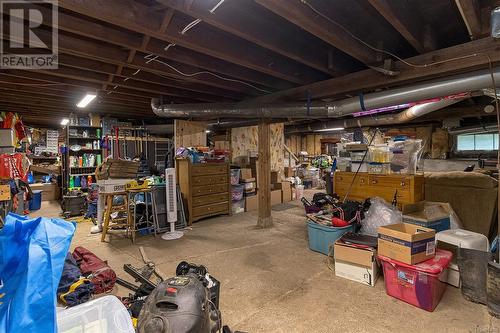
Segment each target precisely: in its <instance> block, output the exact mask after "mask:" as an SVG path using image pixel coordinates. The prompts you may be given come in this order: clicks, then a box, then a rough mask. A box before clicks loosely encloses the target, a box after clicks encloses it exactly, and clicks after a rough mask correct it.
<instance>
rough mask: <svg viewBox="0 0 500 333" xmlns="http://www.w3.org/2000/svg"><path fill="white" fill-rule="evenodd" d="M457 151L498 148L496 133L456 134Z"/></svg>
mask: <svg viewBox="0 0 500 333" xmlns="http://www.w3.org/2000/svg"><path fill="white" fill-rule="evenodd" d="M456 150H457V152H465V151H488V150H498V133H481V134H460V135H457V146H456Z"/></svg>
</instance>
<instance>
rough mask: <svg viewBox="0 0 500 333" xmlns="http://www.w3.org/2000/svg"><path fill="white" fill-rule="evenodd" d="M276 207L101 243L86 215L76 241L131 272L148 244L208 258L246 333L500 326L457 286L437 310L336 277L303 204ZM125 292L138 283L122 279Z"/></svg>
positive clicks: (169, 264) (153, 255) (49, 206)
mask: <svg viewBox="0 0 500 333" xmlns="http://www.w3.org/2000/svg"><path fill="white" fill-rule="evenodd" d="M294 205H295V206H296V207H295V208H291V209H288V210H285V211H281V212H278V211H273V219H274V226H273V227H272V228H271V229H267V230H259V229H256V228H255V225H256V219H257V217H256V213H242V214H237V215H233V216H231V217H229V216H221V217H218V218H212V219H207V220H203V221H200V222H197V223H195V224H194V225H193V227H192V230H189V231H186V233H185V236H184V237H183V238H181V239H179V240H175V241H165V240H162V239H161V238H160V237H156V238H154V237H153V236H138V237H137V240H136V243H135V244H132V243H131V241H130V240H128V239H124V238H122V237H120V236H118V235H115V236H112V238H111V241H109V240H108V242H106V243H101V241H100V235H90V234H89V229H90V227H91V223H86V222H84V223H79V224H78V227H77V231H76V234H75V236H74V239H73V243H72V248H74V247H75V246H78V245H82V246H84V247H87V248H88V249H90V250H92V251H93V252H94V253H95V254H97V255H98V256H99V257H100V258H102V259H105V260H108V263H109V264H110V265H111V267H112V268H113V269H114V270H115V271H116V272H117V274H118V276H120V277H122V278H124V279H127V280H130V276H129V275H127V274H125V273H124V272H123V270H122V267H123V264H124V263H130V264H132V265H134V266H141V265H142V261H141V256H140V253H139V249H138V247H139V246H143V247H144V248H145V250H146V253H147V254H148V256H149V257H150V259H152V260H153V261H155V262H156V264H157V265H158V266H159V267H160V269H161V270H162V271H163V272H165V273H166V274H167V275H172V276H173V275H174V274H175V267H176V266H177V264H178V263H179V261H181V260H187V261H189V262H193V263H196V264H203V265H205V266H206V267H207V268H208V270H209V272H210V273H211V274H212V275H213V276H215V277H216V278H217V279H218V280H219V281H220V282H221V300H220V307H221V311H222V315H223V322H224V323H225V324H227V325H229V326H230V327H231V328H232V329H233V330H241V331H245V332H252V333H257V332H266V333H271V332H287V333H288V332H315V333H320V332H405V333H409V332H474V333H486V332H500V320H498V319H495V318H493V317H491V316H490V315H488V312H487V310H486V307H485V306H483V305H480V304H474V303H471V302H468V301H466V300H465V299H464V298H463V297H462V296H461V294H460V290H459V289H456V288H454V287H451V286H448V287H447V290H446V293H445V294H444V296H443V299H442V300H441V303H440V304H439V305H438V307H437V308H436V310H435V311H434V312H432V313H431V312H427V311H424V310H421V309H418V308H416V307H414V306H411V305H409V304H406V303H404V302H401V301H399V300H397V299H395V298H392V297H390V296H388V295H386V293H385V287H384V281H383V278H382V277H380V278H379V279H378V281H377V283H376V285H375V287H368V286H364V285H361V284H358V283H355V282H351V281H349V280H345V279H342V278H337V277H335V275H334V273H333V272H332V271H331V270H330V269H329V268H328V267H327V265H326V256H324V255H322V254H319V253H315V252H312V251H310V250H309V248H308V242H307V230H306V225H305V222H304V221H305V219H304V216H303V214H304V213H303V209H302V208H301V207H300V205H299V203H298V202H295V203H294ZM58 212H59V206H58V204H57V203H47V202H44V203H43V206H42V209H41V210H40V211H38V212H36V213H34V214H32V215H33V216H36V215H44V216H56V215H57V214H58ZM114 293H115V294H117V295H120V296H125V295H127V294H128V290H127V289H125V288H122V287H116V289H115V291H114Z"/></svg>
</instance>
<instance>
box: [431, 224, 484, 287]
mask: <svg viewBox="0 0 500 333" xmlns="http://www.w3.org/2000/svg"><path fill="white" fill-rule="evenodd" d="M436 244H437V247H438V248H441V249H445V250H450V251H452V252H453V253H455V256H454V257H453V259H452V261H451V263H450V266H449V267H448V280H447V282H448V284H451V285H452V286H455V287H460V285H461V281H460V273H459V270H458V264H457V260H456V253H457V248H459V247H460V248H463V249H471V250H478V251H484V252H488V249H489V242H488V238H487V237H486V236H485V235H483V234H479V233H477V232H472V231H469V230H463V229H451V230H444V231H441V232H438V233H436Z"/></svg>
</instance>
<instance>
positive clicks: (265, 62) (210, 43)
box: [59, 0, 326, 84]
mask: <svg viewBox="0 0 500 333" xmlns="http://www.w3.org/2000/svg"><path fill="white" fill-rule="evenodd" d="M59 7H61V8H65V9H67V10H70V11H73V12H76V13H80V14H83V15H86V16H89V17H92V18H94V19H97V20H101V21H105V22H108V23H111V24H115V25H118V26H120V27H123V28H126V29H129V30H132V31H135V32H139V33H142V34H144V35H149V36H151V37H153V38H156V39H160V40H162V41H164V42H167V43H175V44H177V45H179V46H183V47H186V48H189V49H191V50H193V51H196V52H199V53H202V54H206V55H210V56H212V57H215V58H218V59H221V60H225V61H228V62H231V63H234V64H238V65H240V66H243V67H246V68H249V69H252V70H255V71H259V72H261V73H265V74H267V75H271V76H274V77H276V78H279V79H282V80H286V81H289V82H294V83H299V84H300V83H307V82H314V81H317V80H320V79H324V78H326V77H325V76H323V75H322V74H320V73H317V72H314V71H308V70H307V68H303V66H302V67H301V66H300V65H299V64H298V63H295V62H291V61H289V60H288V59H286V58H284V57H281V56H278V55H275V54H271V53H269V52H267V51H266V50H264V49H261V48H256V47H255V46H254V45H251V44H250V43H248V44H246V43H244V41H241V40H239V39H238V38H234V37H233V36H230V35H223V34H220V33H217V32H216V31H214V30H213V29H211V28H210V27H207V26H206V25H202V27H197V29H196V33H194V32H193V31H194V30H195V29H192V30H191V31H190V33H188V34H184V35H182V34H179V31H182V30H183V29H184V27H185V26H186V25H187V24H188V23H190V22H186V21H185V20H183V19H182V18H179V19H177V18H176V16H175V15H174V17H173V19H172V21H171V23H170V25H169V26H168V28H167V30H166V31H165V32H164V33H160V32H158V30H159V28H160V26H161V20H162V17H161V15H159V14H158V13H157V12H155V11H152V10H150V9H149V8H148V7H147V6H144V5H142V4H139V3H138V2H136V1H132V0H106V1H99V4H96V1H95V0H62V1H60V2H59ZM117 12H119V13H126V15H116V13H117ZM214 45H217V47H214ZM165 46H166V44H165ZM269 64H273V65H272V66H269Z"/></svg>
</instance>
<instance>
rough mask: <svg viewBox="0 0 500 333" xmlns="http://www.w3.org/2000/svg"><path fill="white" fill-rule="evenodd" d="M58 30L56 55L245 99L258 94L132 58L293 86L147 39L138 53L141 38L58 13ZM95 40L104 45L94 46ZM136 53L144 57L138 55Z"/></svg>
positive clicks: (264, 84)
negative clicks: (133, 67) (135, 67)
mask: <svg viewBox="0 0 500 333" xmlns="http://www.w3.org/2000/svg"><path fill="white" fill-rule="evenodd" d="M36 8H37V9H39V10H41V11H42V12H43V11H44V10H45V9H44V8H43V7H36ZM58 29H59V51H60V52H61V51H64V52H67V53H71V54H78V55H80V56H82V57H87V58H93V59H100V60H102V61H106V62H109V63H113V64H116V63H118V62H121V63H122V64H124V65H126V64H128V63H130V64H137V63H140V64H141V66H140V67H141V68H140V69H141V70H146V71H148V70H149V71H151V70H155V71H159V72H162V73H163V74H164V75H167V76H171V77H176V78H178V79H183V80H184V81H193V82H198V83H204V84H206V85H212V86H215V87H219V88H224V89H228V90H233V91H242V92H247V93H248V94H249V95H258V94H259V91H257V90H255V89H252V88H250V87H248V86H246V85H241V84H238V83H237V82H228V81H223V80H220V79H217V78H215V77H214V76H210V75H199V76H183V75H181V74H179V73H178V72H175V71H173V70H172V69H171V68H169V67H167V66H165V65H162V64H159V63H156V62H154V61H153V62H150V63H146V60H145V59H135V58H134V57H135V55H136V54H138V55H139V56H140V57H143V56H145V55H146V54H153V55H157V56H159V57H160V58H159V59H158V60H161V61H163V62H167V63H169V64H170V65H172V66H175V67H176V68H177V69H178V70H179V71H181V72H184V73H188V74H192V73H195V72H200V71H201V70H208V71H211V72H214V73H216V74H219V75H222V76H225V77H228V78H234V79H240V80H243V81H247V82H251V83H253V84H255V85H257V86H260V87H262V88H266V89H267V90H269V88H272V89H287V88H291V87H292V86H293V84H291V83H288V82H286V81H282V80H278V79H275V78H273V77H270V76H268V75H265V74H262V73H259V72H255V71H250V70H247V69H245V68H243V67H241V66H238V65H234V64H232V63H228V62H225V61H220V60H219V59H216V58H214V57H210V56H205V55H203V54H200V53H197V52H194V51H191V50H189V49H186V48H181V47H177V48H174V49H169V51H168V53H167V52H165V46H166V44H165V42H164V41H161V40H158V39H152V40H151V39H150V42H149V43H148V45H147V46H146V48H145V49H143V50H141V46H142V45H143V42H144V37H139V36H137V35H134V34H132V33H124V32H123V31H122V30H119V29H117V28H112V27H111V26H106V27H104V26H102V25H101V24H99V23H95V22H91V21H88V20H85V19H82V18H80V17H77V16H71V15H67V14H64V13H61V12H60V13H59V23H58ZM4 31H6V30H4ZM66 32H69V33H71V35H68V34H67V33H66ZM37 34H42V35H47V37H49V36H48V33H47V32H41V31H37ZM77 36H84V37H87V38H86V39H85V40H82V39H80V38H78V37H77ZM127 36H128V38H127ZM7 38H10V37H7ZM96 40H97V41H101V42H104V43H96V42H95V41H96ZM113 46H114V47H113ZM123 48H128V49H130V50H132V51H126V50H123ZM86 50H87V52H86ZM139 51H141V52H144V53H145V54H141V53H140V52H139ZM150 69H151V70H150Z"/></svg>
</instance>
